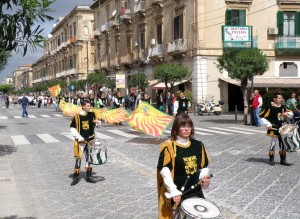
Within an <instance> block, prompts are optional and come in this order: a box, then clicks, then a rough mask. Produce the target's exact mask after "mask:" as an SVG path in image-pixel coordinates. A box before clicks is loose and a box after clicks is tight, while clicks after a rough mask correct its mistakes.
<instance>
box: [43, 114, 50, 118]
mask: <svg viewBox="0 0 300 219" xmlns="http://www.w3.org/2000/svg"><path fill="white" fill-rule="evenodd" d="M41 117H44V118H49V117H51V116H48V115H41Z"/></svg>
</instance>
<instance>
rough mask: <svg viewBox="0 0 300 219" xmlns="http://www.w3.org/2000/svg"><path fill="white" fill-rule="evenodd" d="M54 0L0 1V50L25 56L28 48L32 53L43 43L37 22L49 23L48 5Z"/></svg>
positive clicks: (50, 18)
mask: <svg viewBox="0 0 300 219" xmlns="http://www.w3.org/2000/svg"><path fill="white" fill-rule="evenodd" d="M54 1H55V0H1V1H0V10H1V11H0V49H1V51H12V50H15V51H16V52H19V51H20V50H22V51H23V55H25V54H26V52H27V49H28V46H29V47H30V48H31V49H32V50H33V51H34V50H36V46H40V45H41V43H42V42H43V41H44V37H43V36H42V35H41V33H42V31H43V29H41V27H40V25H37V26H35V27H34V25H36V24H37V23H38V22H45V21H50V20H52V19H53V18H52V17H50V16H48V15H47V13H48V12H50V5H51V4H52V3H53V2H54Z"/></svg>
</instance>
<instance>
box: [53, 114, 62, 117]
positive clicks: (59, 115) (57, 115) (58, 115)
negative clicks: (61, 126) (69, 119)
mask: <svg viewBox="0 0 300 219" xmlns="http://www.w3.org/2000/svg"><path fill="white" fill-rule="evenodd" d="M53 115H54V116H56V117H62V116H63V115H61V114H53Z"/></svg>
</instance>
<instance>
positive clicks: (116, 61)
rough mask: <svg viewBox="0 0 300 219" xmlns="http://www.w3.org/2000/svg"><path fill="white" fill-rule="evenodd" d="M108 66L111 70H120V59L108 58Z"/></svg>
mask: <svg viewBox="0 0 300 219" xmlns="http://www.w3.org/2000/svg"><path fill="white" fill-rule="evenodd" d="M110 68H111V69H113V70H120V59H119V57H115V58H113V59H111V60H110Z"/></svg>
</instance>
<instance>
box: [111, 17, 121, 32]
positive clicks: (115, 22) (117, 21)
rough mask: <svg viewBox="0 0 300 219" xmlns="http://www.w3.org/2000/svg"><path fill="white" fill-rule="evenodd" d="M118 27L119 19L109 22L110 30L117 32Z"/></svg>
mask: <svg viewBox="0 0 300 219" xmlns="http://www.w3.org/2000/svg"><path fill="white" fill-rule="evenodd" d="M119 25H120V22H119V19H118V18H117V17H116V18H114V19H113V20H111V21H110V27H111V28H114V29H116V30H118V29H119Z"/></svg>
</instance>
